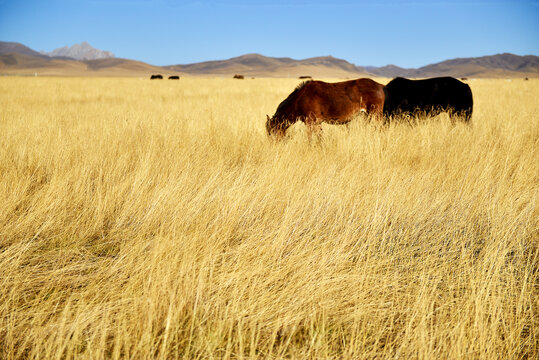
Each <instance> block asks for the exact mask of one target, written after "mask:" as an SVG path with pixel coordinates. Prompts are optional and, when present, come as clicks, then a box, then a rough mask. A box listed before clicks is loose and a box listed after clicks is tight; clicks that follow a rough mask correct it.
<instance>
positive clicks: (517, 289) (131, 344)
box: [0, 77, 539, 359]
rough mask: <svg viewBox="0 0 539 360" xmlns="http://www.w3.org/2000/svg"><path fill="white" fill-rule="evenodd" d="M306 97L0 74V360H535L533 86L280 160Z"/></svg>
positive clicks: (538, 175)
mask: <svg viewBox="0 0 539 360" xmlns="http://www.w3.org/2000/svg"><path fill="white" fill-rule="evenodd" d="M298 82H299V80H296V79H254V80H252V79H246V80H243V81H237V80H232V79H204V78H182V79H181V80H180V81H168V80H163V81H150V80H147V79H134V78H121V79H120V78H40V77H37V78H18V77H2V78H0V109H1V112H0V134H1V135H0V136H1V141H0V174H1V175H0V203H1V204H2V206H1V207H0V288H1V291H0V358H2V359H16V358H30V359H72V358H83V359H84V358H89V359H109V358H111V359H118V358H132V359H171V358H186V359H191V358H193V359H222V358H224V359H226V358H234V359H235V358H264V359H282V358H292V359H325V358H331V359H374V358H376V359H380V358H382V359H383V358H392V359H396V358H399V359H409V358H421V359H495V358H507V359H537V357H538V354H539V270H538V265H539V246H538V245H539V232H538V222H539V211H538V208H537V200H538V195H539V80H535V79H532V80H530V81H523V80H522V79H513V80H512V81H506V80H471V81H469V84H470V86H471V88H472V91H473V94H474V113H473V117H472V125H471V126H468V125H466V124H463V123H457V124H456V125H454V126H453V125H452V124H451V122H450V120H449V118H448V117H447V115H440V116H438V117H436V118H432V119H427V120H424V121H419V122H418V123H417V124H415V125H412V126H411V125H409V124H404V123H394V124H392V125H391V126H389V127H388V128H380V127H379V126H377V125H376V124H373V123H369V122H367V121H366V120H364V119H358V120H357V121H355V122H354V123H353V124H352V125H350V126H349V127H346V126H332V125H324V133H323V135H322V138H321V140H320V141H319V142H311V143H310V142H308V140H307V136H306V131H305V126H304V125H303V124H302V123H298V124H296V125H294V126H293V127H292V128H291V129H290V137H289V139H288V140H286V141H283V142H278V143H273V142H271V141H269V139H268V138H267V136H266V133H265V126H264V125H265V115H266V114H269V115H273V113H274V111H275V109H276V108H277V105H278V104H279V102H280V101H282V100H283V99H284V98H285V97H286V96H287V95H288V94H289V93H290V92H291V91H292V89H294V87H295V86H296V85H297V84H298ZM380 82H382V83H386V82H387V79H386V80H380Z"/></svg>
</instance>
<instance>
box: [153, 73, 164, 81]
mask: <svg viewBox="0 0 539 360" xmlns="http://www.w3.org/2000/svg"><path fill="white" fill-rule="evenodd" d="M162 78H163V75H161V74H157V75H152V76H151V77H150V80H155V79H162Z"/></svg>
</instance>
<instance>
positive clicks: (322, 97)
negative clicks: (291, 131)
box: [266, 79, 384, 138]
mask: <svg viewBox="0 0 539 360" xmlns="http://www.w3.org/2000/svg"><path fill="white" fill-rule="evenodd" d="M383 108H384V85H382V84H379V83H377V82H376V81H374V80H371V79H357V80H349V81H343V82H337V83H326V82H323V81H318V80H310V81H306V82H303V83H302V84H300V85H299V86H298V87H297V88H296V89H295V90H294V91H293V92H292V93H291V94H290V95H288V97H287V98H286V99H285V100H284V101H283V102H281V103H280V104H279V106H278V107H277V111H276V112H275V115H273V116H272V117H271V118H270V117H269V116H268V115H266V118H267V122H266V130H267V132H268V135H270V136H272V135H274V136H277V137H279V138H282V137H284V135H285V133H286V129H288V127H289V126H290V125H292V124H294V123H295V122H296V121H298V120H300V121H303V122H304V123H305V125H306V126H307V134H308V135H309V138H311V136H312V133H313V132H316V133H320V131H321V130H322V127H321V124H322V123H324V122H325V123H328V124H346V123H348V122H350V120H352V119H353V118H354V117H355V116H356V115H358V114H359V113H362V112H363V113H366V114H367V115H375V116H377V117H380V119H381V117H382V111H383Z"/></svg>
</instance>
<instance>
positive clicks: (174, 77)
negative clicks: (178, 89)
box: [168, 75, 180, 80]
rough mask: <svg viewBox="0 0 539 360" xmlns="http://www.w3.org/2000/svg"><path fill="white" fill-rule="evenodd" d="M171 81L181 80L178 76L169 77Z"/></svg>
mask: <svg viewBox="0 0 539 360" xmlns="http://www.w3.org/2000/svg"><path fill="white" fill-rule="evenodd" d="M168 79H169V80H180V77H179V76H178V75H170V76H169V77H168Z"/></svg>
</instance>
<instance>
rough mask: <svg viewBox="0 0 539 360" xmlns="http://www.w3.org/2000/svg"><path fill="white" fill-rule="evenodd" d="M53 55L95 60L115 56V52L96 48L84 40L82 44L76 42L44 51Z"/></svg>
mask: <svg viewBox="0 0 539 360" xmlns="http://www.w3.org/2000/svg"><path fill="white" fill-rule="evenodd" d="M43 54H45V55H48V56H51V57H58V56H62V57H68V58H72V59H75V60H95V59H106V58H113V57H114V54H113V53H112V52H110V51H104V50H99V49H96V48H94V47H93V46H92V45H90V44H88V43H87V42H86V41H83V42H82V43H80V44H75V45H73V46H71V47H69V46H64V47H61V48H58V49H54V50H53V51H51V52H48V53H45V52H44V53H43Z"/></svg>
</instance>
